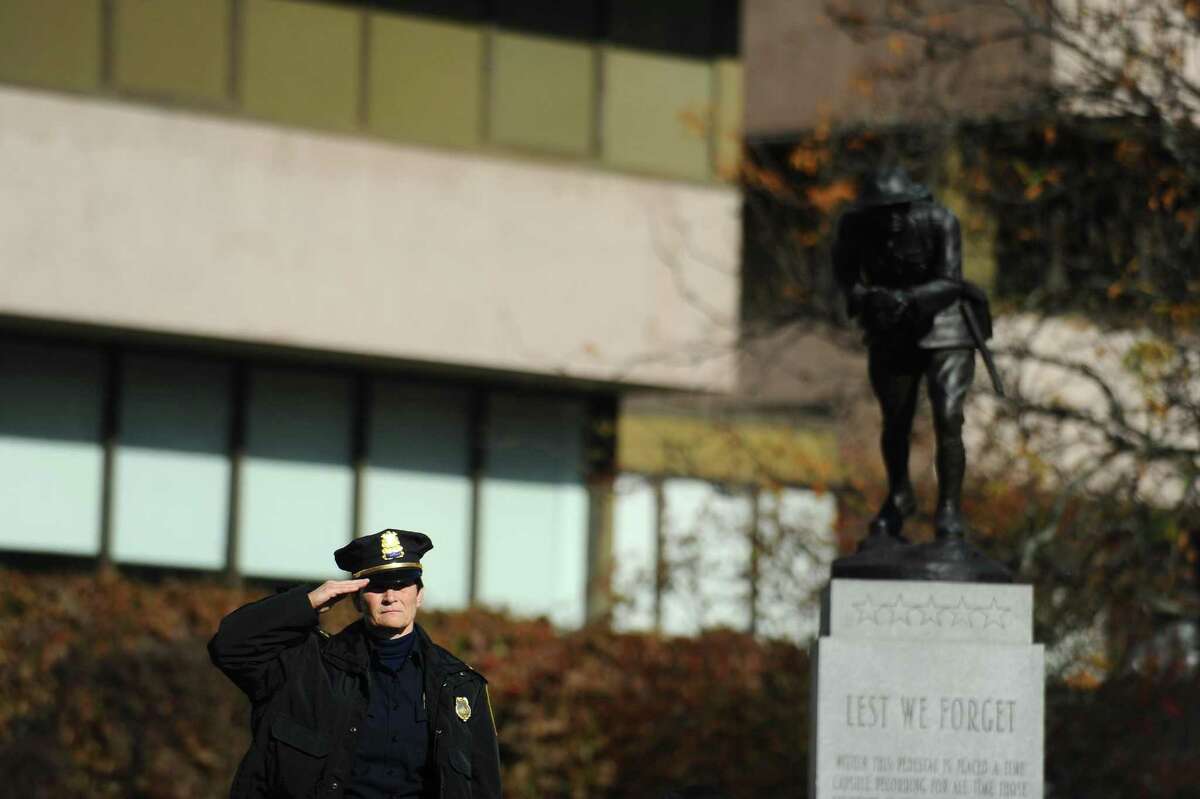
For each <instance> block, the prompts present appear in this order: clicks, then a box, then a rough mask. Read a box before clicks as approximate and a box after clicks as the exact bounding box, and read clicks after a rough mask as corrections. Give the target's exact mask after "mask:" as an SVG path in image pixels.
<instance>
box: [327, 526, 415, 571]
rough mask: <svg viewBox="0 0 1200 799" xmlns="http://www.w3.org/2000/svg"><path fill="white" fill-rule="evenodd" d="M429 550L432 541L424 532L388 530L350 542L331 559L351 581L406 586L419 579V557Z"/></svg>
mask: <svg viewBox="0 0 1200 799" xmlns="http://www.w3.org/2000/svg"><path fill="white" fill-rule="evenodd" d="M431 549H433V542H432V541H430V540H429V536H427V535H425V534H424V533H414V532H412V531H411V530H393V529H391V528H389V529H387V530H380V531H379V532H378V533H373V534H372V535H364V536H362V537H361V538H356V539H354V540H353V541H351V542H350V543H349V544H346V546H344V547H342V548H341V549H339V550H338V551H337V552H334V553H333V559H334V560H335V561H336V562H337V565H338V568H339V569H342V570H344V571H348V572H350V573H351V575H352V576H353V577H354V578H355V579H357V578H359V577H370V578H371V580H372V581H375V582H387V583H392V584H399V585H409V584H411V583H415V582H416V581H417V580H419V579H421V573H422V569H421V556H422V555H424V554H425V553H426V552H428V551H429V550H431Z"/></svg>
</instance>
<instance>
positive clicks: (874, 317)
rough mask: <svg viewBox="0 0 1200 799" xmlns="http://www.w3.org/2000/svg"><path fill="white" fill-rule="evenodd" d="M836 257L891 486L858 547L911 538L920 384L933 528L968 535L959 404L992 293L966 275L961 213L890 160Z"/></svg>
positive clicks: (869, 185)
mask: <svg viewBox="0 0 1200 799" xmlns="http://www.w3.org/2000/svg"><path fill="white" fill-rule="evenodd" d="M833 263H834V269H835V271H836V275H837V279H838V283H839V285H840V287H841V289H842V292H843V293H844V294H845V296H846V300H847V305H848V310H849V313H850V316H851V317H855V318H857V319H858V321H859V323H860V324H861V326H862V328H863V329H864V331H865V333H866V343H867V347H868V370H869V375H870V380H871V388H872V389H873V391H874V393H875V396H876V398H877V399H878V401H879V408H880V411H881V412H882V415H883V434H882V437H881V442H880V443H881V449H882V452H883V462H884V465H885V467H886V468H887V476H888V493H887V497H886V498H885V499H884V501H883V505H882V506H881V507H880V508H879V512H878V513H877V514H876V515H875V518H874V519H873V520H872V521H871V524H870V529H869V534H868V536H867V538H866V539H865V540H864V542H863V543H862V545H861V546H860V550H859V551H860V552H864V551H870V550H872V549H890V548H896V547H899V546H901V545H903V544H905V543H907V542H906V540H905V538H904V537H903V535H902V533H901V531H902V528H903V526H904V521H905V519H906V518H907V517H908V516H910V515H911V514H912V513H913V512H914V511H915V510H916V497H915V495H914V493H913V488H912V482H911V480H910V479H909V471H908V460H909V442H910V437H911V434H912V425H913V416H914V413H915V411H916V406H917V397H918V392H919V390H920V386H921V382H922V381H924V383H925V384H926V387H927V389H928V392H929V400H930V405H931V406H932V411H933V421H934V431H935V434H936V439H937V455H936V466H937V477H938V500H937V509H936V512H935V517H934V527H935V531H936V536H937V539H938V541H939V542H943V543H949V544H951V545H952V546H953V545H956V544H961V543H962V542H963V539H964V536H965V534H966V529H967V528H966V523H965V522H964V520H963V514H962V486H963V474H964V472H965V469H966V454H965V452H964V449H963V439H962V428H963V403H964V401H965V399H966V395H967V390H968V389H969V388H970V386H971V382H972V380H973V378H974V375H975V349H977V348H978V349H981V350H983V351H984V352H985V353H986V348H985V345H984V341H985V339H987V338H988V337H989V336H990V335H991V318H990V314H989V311H988V304H987V296H986V295H985V294H984V292H983V291H982V290H981V289H979V288H978V287H977V286H975V285H973V284H971V283H968V282H967V281H965V280H963V276H962V239H961V234H960V232H959V225H958V220H957V219H956V218H955V216H954V214H953V213H951V212H950V211H949V210H948V209H947V208H945V207H944V206H943V205H941V204H939V203H938V202H936V201H935V200H934V199H933V196H932V195H931V194H930V192H929V190H928V189H926V188H925V187H924V186H922V185H920V184H918V183H915V182H913V180H912V179H911V178H909V176H908V174H907V173H906V172H905V171H904V170H903V169H900V168H896V167H893V168H888V169H883V170H881V171H879V172H877V173H876V174H874V175H873V176H872V177H871V178H870V179H868V180H867V181H866V183H865V184H864V186H863V190H862V191H861V193H860V197H859V200H858V202H857V203H856V204H855V205H854V206H852V207H851V208H850V209H849V210H848V211H847V212H846V213H845V214H844V215H843V216H842V218H841V220H840V222H839V226H838V231H837V239H836V241H835V243H834V250H833ZM985 357H986V356H985ZM987 365H988V367H989V371H991V372H992V373H993V379H994V380H997V379H998V378H997V377H996V375H995V373H994V367H993V366H992V364H991V363H990V361H988V362H987ZM997 388H998V389H999V383H998V382H997Z"/></svg>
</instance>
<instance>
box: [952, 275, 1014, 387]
mask: <svg viewBox="0 0 1200 799" xmlns="http://www.w3.org/2000/svg"><path fill="white" fill-rule="evenodd" d="M959 307H960V308H962V314H963V318H964V319H966V320H967V330H969V331H971V338H972V339H973V340H974V341H975V349H977V350H979V354H980V355H982V356H983V365H984V366H986V367H987V373H988V377H990V378H991V379H992V387H993V388H994V389H996V393H997V394H999V395H1000V396H1001V397H1003V396H1004V383H1003V382H1002V381H1001V380H1000V372H999V371H998V370H997V369H996V361H995V360H994V359H993V358H992V351H991V350H989V349H988V346H987V342H986V341H984V339H983V329H982V328H981V327H980V326H979V320H978V319H977V318H976V317H975V309H974V308H972V307H971V301H970V300H968V299H966V298H963V299H962V300H961V301H960V302H959Z"/></svg>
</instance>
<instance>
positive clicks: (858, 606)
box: [854, 598, 875, 622]
mask: <svg viewBox="0 0 1200 799" xmlns="http://www.w3.org/2000/svg"><path fill="white" fill-rule="evenodd" d="M854 609H855V610H857V611H858V620H859V621H860V622H864V621H869V622H874V621H875V619H874V613H873V609H872V608H871V600H870V598H867V599H860V600H858V601H857V602H855V603H854Z"/></svg>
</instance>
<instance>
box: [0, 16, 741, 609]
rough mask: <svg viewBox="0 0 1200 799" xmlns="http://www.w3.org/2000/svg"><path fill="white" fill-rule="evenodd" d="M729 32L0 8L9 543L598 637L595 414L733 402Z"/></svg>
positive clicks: (733, 80)
mask: <svg viewBox="0 0 1200 799" xmlns="http://www.w3.org/2000/svg"><path fill="white" fill-rule="evenodd" d="M649 6H654V8H650V7H649ZM679 20H684V21H685V22H686V24H682V25H681V24H680V23H679ZM737 25H738V9H737V5H736V4H731V3H725V2H717V0H712V1H711V2H702V3H695V2H689V3H686V4H684V3H664V4H661V5H660V4H644V3H635V2H624V1H623V0H605V2H599V0H597V2H583V3H573V4H558V3H546V2H518V1H517V0H503V1H498V2H490V3H484V2H470V1H469V0H461V1H459V2H438V3H433V2H403V1H402V0H396V2H375V3H368V2H340V3H337V2H298V1H297V0H0V175H3V179H2V180H0V285H2V286H3V290H2V291H0V549H3V550H5V551H6V552H8V553H10V554H11V553H21V554H22V555H31V554H36V555H49V556H54V557H61V556H70V557H79V558H86V559H95V560H98V561H100V562H104V563H111V564H114V565H116V566H118V567H123V566H130V567H132V566H150V567H154V568H159V569H161V568H169V569H181V570H189V571H190V570H197V571H201V572H212V573H224V574H226V575H228V576H229V577H231V578H243V577H245V578H256V579H269V580H276V579H287V580H297V579H310V578H317V577H322V576H325V575H328V574H329V573H330V569H331V564H330V560H329V553H330V552H331V551H332V549H334V548H336V547H337V546H338V545H340V544H341V543H343V542H344V541H346V540H347V539H349V538H350V537H352V536H353V535H356V534H361V533H364V532H368V531H372V530H375V529H379V528H381V527H385V526H400V527H411V528H414V529H420V530H425V531H428V532H429V533H430V534H431V535H432V536H433V538H434V540H435V542H436V544H437V547H436V549H435V550H434V551H433V552H432V553H431V555H430V557H429V564H428V565H429V567H430V569H431V570H434V571H436V572H437V573H438V579H437V581H436V585H437V592H436V595H431V599H433V600H434V604H435V605H438V606H441V607H445V608H453V607H460V606H464V605H467V604H469V603H472V602H482V603H487V604H492V605H497V606H505V607H508V608H510V609H511V610H513V611H515V612H518V613H523V614H546V615H548V616H550V617H551V618H552V619H554V620H555V621H556V622H558V623H561V624H565V625H574V624H578V623H581V622H582V621H583V620H584V619H585V618H587V617H588V615H589V613H595V612H598V609H599V608H600V606H601V605H602V604H603V602H602V600H600V599H597V596H599V595H598V594H597V593H596V590H595V589H596V585H597V582H598V580H601V578H604V575H606V574H607V571H606V568H607V567H606V566H605V564H606V563H608V562H609V561H610V560H611V535H612V533H611V518H612V516H613V511H612V505H613V492H612V484H613V479H614V475H615V473H616V471H617V464H616V463H615V460H614V459H615V453H616V451H617V442H616V425H615V419H616V413H617V407H618V405H619V402H620V400H621V398H622V397H623V396H624V395H625V394H626V393H627V392H629V391H632V390H635V389H636V390H644V389H652V390H658V391H676V392H682V391H688V392H691V391H697V390H700V391H723V390H727V389H729V388H730V387H731V386H732V385H733V381H734V371H733V367H732V360H731V358H730V357H729V343H730V341H731V339H732V337H733V336H734V335H736V319H737V296H738V284H737V259H738V247H739V235H740V227H739V225H740V222H739V205H740V195H739V192H738V191H737V189H736V188H735V187H733V186H732V185H730V184H729V183H728V182H726V181H725V180H724V179H723V176H726V175H730V174H732V172H733V170H734V169H735V168H736V166H735V164H736V157H737V152H738V127H739V125H740V119H741V107H742V105H741V67H740V62H739V59H738V51H737V41H738V34H737ZM517 574H520V575H521V576H520V579H516V578H515V575H517Z"/></svg>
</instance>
